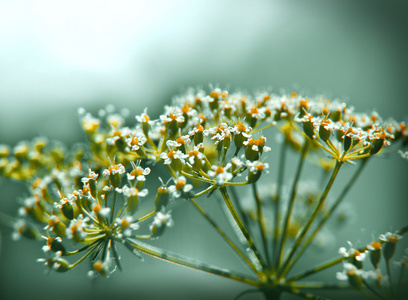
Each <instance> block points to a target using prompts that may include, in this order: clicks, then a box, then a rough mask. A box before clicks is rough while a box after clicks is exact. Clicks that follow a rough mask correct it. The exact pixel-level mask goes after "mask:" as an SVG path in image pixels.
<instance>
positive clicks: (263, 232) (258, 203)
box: [252, 182, 271, 267]
mask: <svg viewBox="0 0 408 300" xmlns="http://www.w3.org/2000/svg"><path fill="white" fill-rule="evenodd" d="M252 189H253V192H254V198H255V201H256V215H257V218H258V225H259V231H260V232H261V236H262V243H263V247H264V252H265V257H266V262H267V264H268V266H269V267H270V266H271V261H270V258H269V251H268V240H267V238H266V229H265V222H264V217H263V213H262V203H261V199H260V198H259V196H258V191H257V190H256V183H255V182H254V183H252Z"/></svg>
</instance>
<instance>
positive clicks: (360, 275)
mask: <svg viewBox="0 0 408 300" xmlns="http://www.w3.org/2000/svg"><path fill="white" fill-rule="evenodd" d="M401 238H402V236H401V235H399V234H398V233H391V232H387V233H386V234H381V235H380V237H379V239H378V240H377V241H374V242H372V243H370V244H369V245H367V246H366V247H364V248H362V249H360V250H356V249H354V248H352V247H351V243H350V242H349V244H350V247H351V248H350V250H346V248H344V247H341V248H340V249H339V253H340V254H341V255H343V256H344V257H345V258H346V259H347V260H346V261H344V263H343V267H344V269H343V271H342V272H337V279H339V280H348V281H349V283H350V285H351V286H352V287H353V288H354V289H356V290H358V291H363V290H364V288H367V289H368V292H369V294H371V295H372V296H373V297H381V298H382V299H388V298H389V299H394V297H396V295H397V294H395V293H398V294H399V292H400V291H394V288H395V287H394V286H392V283H391V281H390V279H391V270H390V260H391V259H392V258H393V256H394V253H395V248H396V244H397V242H398V241H399V240H400V239H401ZM381 256H382V257H383V258H384V259H383V260H384V265H385V268H386V270H387V271H386V272H387V273H386V274H383V273H382V272H381V270H380V268H379V263H380V261H381ZM367 257H368V258H369V260H370V262H371V266H372V268H371V269H370V268H369V267H368V266H367V265H366V263H364V264H363V261H364V260H366V258H367ZM394 265H398V266H399V267H400V268H401V271H402V272H401V273H400V275H402V273H403V271H404V268H407V265H406V258H403V259H402V260H401V261H394ZM367 269H368V270H367ZM401 280H402V277H400V281H399V285H398V286H396V288H397V289H399V290H401V291H402V289H403V286H402V281H401Z"/></svg>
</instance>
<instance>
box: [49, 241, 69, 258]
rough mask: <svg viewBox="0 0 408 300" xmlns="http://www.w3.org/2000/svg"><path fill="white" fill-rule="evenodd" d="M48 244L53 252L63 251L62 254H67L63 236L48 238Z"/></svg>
mask: <svg viewBox="0 0 408 300" xmlns="http://www.w3.org/2000/svg"><path fill="white" fill-rule="evenodd" d="M47 246H48V247H50V248H49V249H51V251H52V252H61V255H65V253H66V250H65V247H64V245H63V244H62V240H61V238H58V237H57V238H52V237H49V238H48V239H47Z"/></svg>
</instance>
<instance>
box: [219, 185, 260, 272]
mask: <svg viewBox="0 0 408 300" xmlns="http://www.w3.org/2000/svg"><path fill="white" fill-rule="evenodd" d="M220 192H221V195H222V197H223V198H224V201H225V204H226V205H227V207H228V210H229V211H230V213H231V215H232V216H233V217H234V220H235V222H236V223H237V225H238V227H239V229H240V230H241V232H242V234H243V235H244V237H245V239H246V241H247V243H248V246H249V247H250V248H251V250H252V251H253V252H254V254H255V256H256V257H257V259H258V261H259V263H260V264H261V265H262V267H263V269H266V264H265V262H264V260H263V259H262V256H261V254H260V253H259V251H258V249H257V248H256V246H255V244H254V241H253V240H252V237H251V235H250V234H249V232H248V230H247V229H246V228H245V226H244V224H243V223H242V221H241V219H240V217H239V216H238V214H237V211H236V210H235V208H234V206H233V205H232V202H231V199H230V197H229V196H228V193H227V189H226V188H225V187H222V188H220Z"/></svg>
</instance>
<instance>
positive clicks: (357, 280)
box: [347, 269, 363, 291]
mask: <svg viewBox="0 0 408 300" xmlns="http://www.w3.org/2000/svg"><path fill="white" fill-rule="evenodd" d="M347 277H348V280H349V283H350V285H351V287H352V288H353V289H356V290H357V291H361V290H362V289H363V279H362V278H361V277H360V276H359V275H357V274H356V271H355V270H354V269H353V270H350V271H348V272H347Z"/></svg>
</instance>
